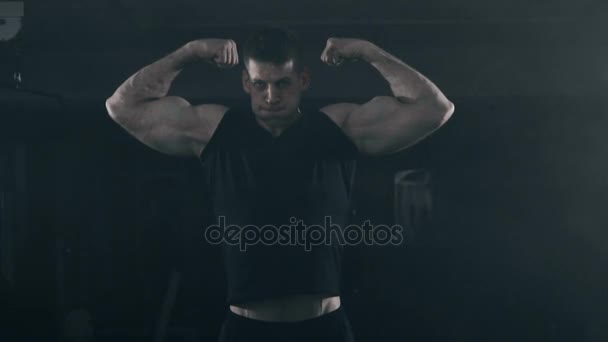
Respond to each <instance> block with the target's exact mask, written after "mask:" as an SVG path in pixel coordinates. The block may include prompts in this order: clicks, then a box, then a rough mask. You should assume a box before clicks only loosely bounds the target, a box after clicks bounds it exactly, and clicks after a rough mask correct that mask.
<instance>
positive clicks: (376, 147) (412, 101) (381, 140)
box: [321, 38, 454, 155]
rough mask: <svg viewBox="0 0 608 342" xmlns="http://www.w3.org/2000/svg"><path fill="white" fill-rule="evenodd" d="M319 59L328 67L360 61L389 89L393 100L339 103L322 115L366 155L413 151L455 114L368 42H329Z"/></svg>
mask: <svg viewBox="0 0 608 342" xmlns="http://www.w3.org/2000/svg"><path fill="white" fill-rule="evenodd" d="M321 59H322V60H323V61H324V62H325V63H327V64H329V65H340V64H341V63H342V62H343V61H344V60H345V59H362V60H364V61H366V62H368V63H370V64H371V65H372V66H374V67H375V68H376V69H377V70H378V71H379V72H380V74H382V76H383V77H384V78H385V79H386V80H387V81H388V83H389V84H390V87H391V90H392V93H393V96H376V97H374V98H373V99H372V100H371V101H369V102H367V103H365V104H363V105H359V104H355V103H339V104H333V105H330V106H327V107H324V108H322V109H321V111H323V112H325V113H326V114H327V115H328V116H329V117H330V118H332V120H334V122H336V123H337V124H338V125H339V126H340V127H341V128H342V129H343V130H344V132H345V133H346V134H347V135H348V136H349V137H350V138H351V139H352V140H353V142H354V143H355V144H356V145H357V146H358V148H359V150H360V151H361V152H363V153H364V154H368V155H382V154H389V153H394V152H397V151H400V150H402V149H405V148H407V147H409V146H412V145H413V144H415V143H416V142H418V141H420V140H421V139H422V138H424V137H426V136H428V135H429V134H431V133H432V132H434V131H435V130H436V129H437V128H439V127H441V126H442V125H443V124H444V123H445V122H446V121H447V120H448V119H449V118H450V117H451V115H452V113H453V112H454V104H452V102H450V101H449V100H448V99H447V98H446V97H445V95H444V94H443V93H442V92H441V90H439V88H437V86H435V85H434V84H433V83H432V82H431V81H430V80H429V79H427V78H426V77H425V76H423V75H422V74H421V73H419V72H418V71H416V70H414V69H413V68H412V67H410V66H408V65H407V64H405V63H404V62H403V61H401V60H399V59H397V58H396V57H394V56H392V55H391V54H389V53H388V52H386V51H384V50H382V49H381V48H379V47H378V46H376V45H374V44H372V43H370V42H368V41H364V40H359V39H345V38H330V39H329V40H328V42H327V46H326V48H325V51H323V54H322V55H321Z"/></svg>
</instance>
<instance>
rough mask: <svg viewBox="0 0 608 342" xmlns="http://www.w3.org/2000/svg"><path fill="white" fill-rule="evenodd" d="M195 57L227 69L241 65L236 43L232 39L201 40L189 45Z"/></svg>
mask: <svg viewBox="0 0 608 342" xmlns="http://www.w3.org/2000/svg"><path fill="white" fill-rule="evenodd" d="M188 46H189V48H190V49H191V51H192V52H193V53H194V55H195V56H197V57H199V58H201V59H203V60H204V61H205V62H207V63H211V64H214V65H216V66H217V67H220V68H223V69H227V68H232V67H233V66H235V65H238V64H239V55H238V50H237V47H236V43H235V42H234V40H232V39H199V40H194V41H192V42H190V43H188Z"/></svg>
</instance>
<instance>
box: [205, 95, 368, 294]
mask: <svg viewBox="0 0 608 342" xmlns="http://www.w3.org/2000/svg"><path fill="white" fill-rule="evenodd" d="M245 108H246V109H245ZM254 115H255V114H254V113H253V112H252V111H251V109H250V108H247V107H245V106H241V107H240V108H232V109H230V110H229V111H228V112H227V113H226V114H225V115H224V117H223V118H222V120H221V122H220V123H219V125H218V127H217V129H216V130H215V132H214V133H213V136H212V138H211V139H210V141H209V143H208V144H207V146H206V147H205V148H204V150H203V152H202V153H201V155H200V156H199V158H200V161H201V164H202V166H203V171H204V177H205V183H206V186H207V188H208V190H209V193H210V196H211V202H212V204H213V212H214V216H215V217H216V219H217V220H216V222H215V226H216V227H215V228H218V227H219V229H217V230H216V232H221V233H222V234H224V235H223V236H221V237H220V238H223V240H222V241H221V243H222V250H223V257H224V267H225V272H226V276H227V284H228V291H227V298H226V302H227V303H228V304H238V303H242V302H245V301H250V300H259V299H266V298H271V297H279V296H286V295H300V294H324V295H327V296H335V295H339V294H340V277H341V257H342V250H343V246H344V245H343V239H342V238H341V237H340V236H339V235H340V234H339V233H340V232H341V231H343V229H344V228H345V227H346V226H347V225H348V221H349V218H350V215H351V210H352V208H351V197H352V188H353V184H354V176H355V164H356V158H357V156H358V150H357V147H356V146H355V145H354V144H353V142H352V141H351V140H350V139H349V138H348V137H347V136H346V135H345V134H344V133H343V132H342V130H341V129H340V128H339V127H338V126H337V125H336V124H335V123H334V122H333V121H332V120H331V119H330V118H329V117H328V116H327V115H326V114H324V113H322V112H320V111H305V112H303V114H302V115H301V116H300V118H298V119H297V121H295V122H294V123H293V124H292V125H291V126H289V127H288V128H287V129H286V130H285V131H283V133H282V134H281V135H280V136H278V137H273V136H272V135H271V133H270V132H268V131H267V130H265V129H264V128H262V127H261V126H260V125H259V124H258V123H257V122H256V121H255V116H254ZM230 225H232V229H233V230H232V232H231V233H230V234H231V235H230V236H228V233H229V230H226V228H227V227H228V226H230ZM312 225H316V226H315V228H314V229H312ZM281 229H282V230H281ZM313 231H314V232H313ZM332 231H333V232H332ZM208 232H209V230H208ZM277 234H278V235H277ZM321 234H326V235H329V237H328V236H324V235H321ZM215 237H218V235H217V234H216V235H215V236H214V238H215ZM313 239H316V240H313ZM216 242H219V239H218V240H216Z"/></svg>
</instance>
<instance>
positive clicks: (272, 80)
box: [243, 60, 310, 120]
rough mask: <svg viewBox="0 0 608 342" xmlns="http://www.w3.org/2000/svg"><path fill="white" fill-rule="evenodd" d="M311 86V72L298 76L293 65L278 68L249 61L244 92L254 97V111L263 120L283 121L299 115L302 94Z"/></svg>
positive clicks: (244, 73) (252, 105) (290, 62)
mask: <svg viewBox="0 0 608 342" xmlns="http://www.w3.org/2000/svg"><path fill="white" fill-rule="evenodd" d="M309 84H310V76H309V73H308V71H307V70H304V71H303V72H300V73H299V74H298V73H297V72H296V70H294V64H293V61H288V62H287V63H285V64H283V65H275V64H272V63H267V62H258V61H256V60H249V61H248V63H247V65H246V69H245V70H243V89H244V90H245V92H246V93H247V94H249V95H250V96H251V108H252V109H253V112H254V113H255V114H256V115H257V116H258V117H260V118H261V119H270V120H272V119H281V118H286V117H289V116H291V115H294V114H295V113H297V109H298V105H299V104H300V98H301V96H302V92H303V91H304V90H306V89H308V86H309Z"/></svg>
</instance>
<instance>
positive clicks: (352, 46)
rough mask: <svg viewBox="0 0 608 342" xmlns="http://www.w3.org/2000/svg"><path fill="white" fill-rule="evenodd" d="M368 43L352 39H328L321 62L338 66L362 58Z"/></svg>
mask: <svg viewBox="0 0 608 342" xmlns="http://www.w3.org/2000/svg"><path fill="white" fill-rule="evenodd" d="M370 45H371V43H370V42H368V41H366V40H361V39H353V38H335V37H332V38H329V39H328V40H327V44H326V45H325V50H323V53H322V54H321V60H322V61H323V62H324V63H325V64H327V65H329V66H338V65H340V64H342V63H343V62H344V61H345V60H353V61H354V60H358V59H361V58H363V56H364V54H365V51H366V49H369V46H370Z"/></svg>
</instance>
